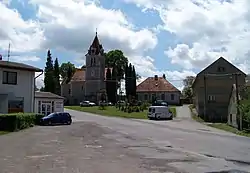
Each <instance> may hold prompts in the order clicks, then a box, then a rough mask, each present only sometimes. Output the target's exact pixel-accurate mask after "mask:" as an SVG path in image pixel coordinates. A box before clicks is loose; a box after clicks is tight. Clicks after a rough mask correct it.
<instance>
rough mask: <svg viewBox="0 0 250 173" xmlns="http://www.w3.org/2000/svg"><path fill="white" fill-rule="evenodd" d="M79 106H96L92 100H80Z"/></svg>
mask: <svg viewBox="0 0 250 173" xmlns="http://www.w3.org/2000/svg"><path fill="white" fill-rule="evenodd" d="M80 106H81V107H87V106H96V104H95V103H93V102H90V101H82V102H80Z"/></svg>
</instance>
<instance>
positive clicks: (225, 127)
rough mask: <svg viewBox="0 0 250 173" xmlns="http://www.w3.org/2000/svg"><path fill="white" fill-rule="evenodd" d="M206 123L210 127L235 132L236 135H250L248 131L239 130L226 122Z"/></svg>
mask: <svg viewBox="0 0 250 173" xmlns="http://www.w3.org/2000/svg"><path fill="white" fill-rule="evenodd" d="M207 125H208V126H210V127H214V128H217V129H221V130H224V131H227V132H231V133H234V134H237V135H241V136H247V137H250V133H249V132H247V131H244V130H243V131H239V130H238V129H236V128H234V127H231V126H229V125H227V124H226V123H213V124H207Z"/></svg>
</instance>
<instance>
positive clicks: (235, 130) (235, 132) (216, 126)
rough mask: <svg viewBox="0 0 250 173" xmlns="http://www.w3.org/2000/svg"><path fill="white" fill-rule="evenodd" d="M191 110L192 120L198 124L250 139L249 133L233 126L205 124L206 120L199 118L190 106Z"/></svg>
mask: <svg viewBox="0 0 250 173" xmlns="http://www.w3.org/2000/svg"><path fill="white" fill-rule="evenodd" d="M189 108H190V111H191V113H192V118H193V119H194V120H195V121H197V122H200V123H203V124H205V125H207V126H210V127H213V128H217V129H220V130H224V131H227V132H231V133H234V134H237V135H241V136H247V137H250V133H249V132H247V131H244V130H243V131H239V130H238V129H236V128H234V127H232V126H229V125H228V124H226V123H211V124H210V123H209V124H208V123H205V122H204V120H203V119H202V118H200V117H198V116H197V115H196V114H195V113H194V112H193V111H192V108H193V105H190V106H189Z"/></svg>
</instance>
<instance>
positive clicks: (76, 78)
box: [70, 69, 85, 82]
mask: <svg viewBox="0 0 250 173" xmlns="http://www.w3.org/2000/svg"><path fill="white" fill-rule="evenodd" d="M80 81H85V69H76V72H75V73H74V75H73V77H72V78H71V80H70V82H80Z"/></svg>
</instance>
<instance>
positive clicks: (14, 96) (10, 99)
mask: <svg viewBox="0 0 250 173" xmlns="http://www.w3.org/2000/svg"><path fill="white" fill-rule="evenodd" d="M42 71H43V70H42V69H39V68H36V67H33V66H30V65H26V64H22V63H16V62H10V61H0V113H12V112H33V111H34V93H35V92H34V90H35V72H41V73H42Z"/></svg>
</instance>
